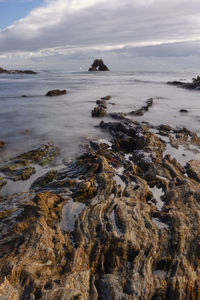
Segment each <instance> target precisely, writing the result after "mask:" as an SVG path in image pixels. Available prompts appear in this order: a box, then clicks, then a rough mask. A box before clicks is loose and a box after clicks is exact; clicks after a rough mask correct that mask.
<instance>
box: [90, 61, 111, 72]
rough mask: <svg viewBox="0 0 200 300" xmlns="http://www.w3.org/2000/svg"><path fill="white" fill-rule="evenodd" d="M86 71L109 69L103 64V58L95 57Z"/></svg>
mask: <svg viewBox="0 0 200 300" xmlns="http://www.w3.org/2000/svg"><path fill="white" fill-rule="evenodd" d="M88 71H109V69H108V67H107V66H106V65H105V64H104V62H103V59H95V60H94V62H93V64H92V66H91V67H90V68H89V70H88Z"/></svg>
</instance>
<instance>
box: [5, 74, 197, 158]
mask: <svg viewBox="0 0 200 300" xmlns="http://www.w3.org/2000/svg"><path fill="white" fill-rule="evenodd" d="M196 75H198V74H195V73H193V72H186V71H182V72H164V71H163V72H161V71H160V72H150V71H132V72H131V71H126V72H125V71H115V72H114V71H113V72H112V71H110V72H67V71H66V72H64V71H40V72H39V74H37V75H25V74H20V75H19V74H15V75H7V74H1V75H0V128H1V130H0V140H3V141H5V142H6V145H7V146H6V148H5V150H4V151H1V157H0V159H1V161H2V160H5V159H8V158H11V157H13V156H15V155H16V154H19V153H21V152H24V151H26V150H28V149H29V148H31V147H32V146H35V145H37V144H40V143H43V142H44V141H48V140H50V141H52V142H53V143H54V144H55V145H56V146H58V147H59V148H60V157H61V159H66V160H68V159H71V158H72V157H74V156H76V155H77V154H78V153H79V152H80V151H81V145H84V144H86V143H88V141H90V140H94V139H100V138H105V137H106V133H105V132H102V131H101V130H100V129H99V128H98V127H97V125H98V124H99V122H100V120H101V118H92V117H91V110H92V109H93V108H94V107H95V106H96V100H98V99H100V98H101V97H104V96H106V95H111V96H112V98H111V100H110V103H111V104H109V105H108V110H107V111H108V113H109V112H124V113H127V112H130V111H133V110H135V109H138V108H140V107H141V106H142V105H144V104H145V101H146V100H147V99H148V98H150V97H152V98H153V99H154V104H153V106H152V107H151V108H150V110H149V111H148V112H146V113H145V114H144V116H132V119H134V120H137V121H139V122H141V121H146V122H149V123H151V124H154V125H158V124H169V125H171V126H173V127H176V126H178V127H186V128H188V129H191V130H193V131H195V132H197V134H200V126H199V124H200V91H192V90H191V91H190V90H185V89H181V88H177V87H175V86H170V85H167V84H166V82H167V81H173V80H181V81H191V79H192V78H193V77H195V76H196ZM52 89H66V90H67V94H66V95H62V96H59V97H46V96H45V94H46V93H47V92H48V91H49V90H52ZM22 95H26V96H27V97H22ZM180 109H187V110H188V113H185V114H183V113H180V112H179V110H180ZM104 119H105V120H108V119H109V118H108V117H105V118H104Z"/></svg>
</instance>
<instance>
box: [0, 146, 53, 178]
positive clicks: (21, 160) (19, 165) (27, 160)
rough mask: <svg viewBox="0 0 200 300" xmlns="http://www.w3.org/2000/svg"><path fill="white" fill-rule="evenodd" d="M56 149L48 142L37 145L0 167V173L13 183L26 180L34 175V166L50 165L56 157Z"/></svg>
mask: <svg viewBox="0 0 200 300" xmlns="http://www.w3.org/2000/svg"><path fill="white" fill-rule="evenodd" d="M57 153H58V149H57V148H56V147H55V146H54V145H53V144H52V143H50V142H48V143H45V144H42V145H37V146H36V147H35V148H32V149H31V150H29V151H27V152H25V153H22V154H20V155H18V156H16V157H14V158H13V159H11V160H9V161H8V162H4V163H2V164H1V165H0V172H1V173H2V174H4V176H6V177H8V178H9V179H11V180H13V181H19V180H27V179H29V178H30V177H31V176H32V175H33V174H35V173H36V169H35V166H33V165H32V164H34V165H35V164H38V165H40V166H45V165H47V164H50V163H51V162H52V161H53V160H54V159H55V157H56V155H57Z"/></svg>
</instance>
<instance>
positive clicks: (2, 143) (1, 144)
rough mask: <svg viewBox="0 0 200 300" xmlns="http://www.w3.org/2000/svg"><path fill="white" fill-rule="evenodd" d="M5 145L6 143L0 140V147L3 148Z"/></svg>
mask: <svg viewBox="0 0 200 300" xmlns="http://www.w3.org/2000/svg"><path fill="white" fill-rule="evenodd" d="M5 146H6V143H5V142H4V141H0V149H1V148H4V147H5Z"/></svg>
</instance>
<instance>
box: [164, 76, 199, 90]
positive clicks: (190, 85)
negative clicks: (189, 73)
mask: <svg viewBox="0 0 200 300" xmlns="http://www.w3.org/2000/svg"><path fill="white" fill-rule="evenodd" d="M167 84H170V85H175V86H178V87H183V88H186V89H189V90H200V76H197V78H193V79H192V82H186V83H185V82H181V81H169V82H168V83H167Z"/></svg>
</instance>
